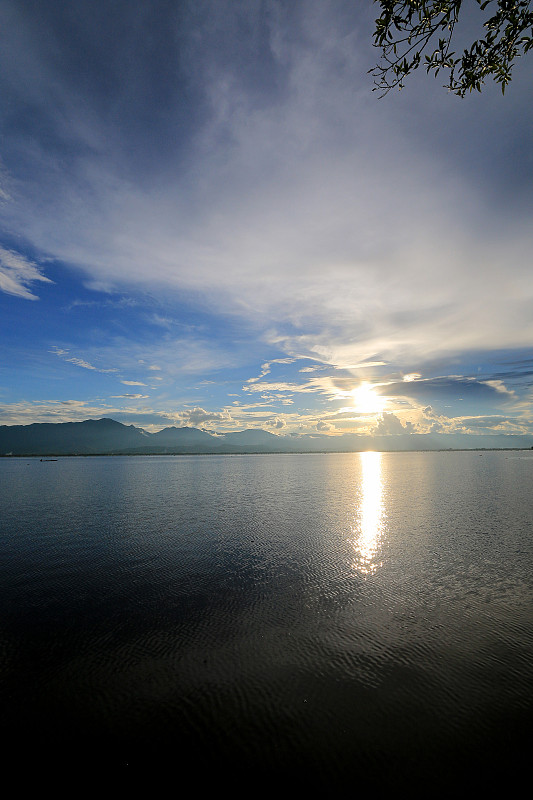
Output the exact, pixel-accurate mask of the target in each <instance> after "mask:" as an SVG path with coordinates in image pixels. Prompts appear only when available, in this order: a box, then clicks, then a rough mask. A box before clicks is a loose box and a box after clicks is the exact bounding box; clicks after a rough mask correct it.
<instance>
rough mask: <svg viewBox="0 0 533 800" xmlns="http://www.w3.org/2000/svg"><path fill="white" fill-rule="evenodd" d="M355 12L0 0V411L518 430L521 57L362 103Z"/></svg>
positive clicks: (525, 357)
mask: <svg viewBox="0 0 533 800" xmlns="http://www.w3.org/2000/svg"><path fill="white" fill-rule="evenodd" d="M376 14H377V7H376V6H374V4H372V3H370V2H353V0H352V2H342V1H341V0H332V1H331V2H328V0H306V1H305V2H299V1H298V0H291V2H288V1H287V2H283V1H282V0H270V1H269V2H260V1H259V0H258V1H257V2H255V1H254V0H246V1H245V2H244V1H243V2H239V1H238V0H232V2H226V1H225V0H206V1H205V2H202V1H198V0H196V2H170V0H169V1H168V2H163V1H161V2H151V1H150V0H147V1H146V2H144V3H142V4H132V3H129V2H120V1H118V2H105V3H104V2H100V0H96V1H95V2H91V3H87V2H77V1H76V0H71V1H70V2H59V0H47V2H44V0H33V1H30V0H16V2H11V0H1V2H0V37H1V39H2V41H1V43H0V97H1V98H2V101H1V103H0V120H1V126H2V135H1V140H0V142H1V143H0V215H1V232H0V290H1V291H0V326H1V334H0V424H28V423H32V422H50V421H57V422H62V421H79V420H83V419H87V418H100V417H103V416H106V417H112V418H113V419H116V420H118V421H121V422H125V423H128V424H134V425H138V426H141V427H144V428H145V429H146V430H149V431H156V430H159V429H160V428H163V427H165V426H168V425H193V426H196V427H202V428H206V429H207V430H216V431H230V430H240V429H242V428H250V427H260V428H264V429H267V430H270V431H272V432H274V433H300V432H304V433H313V432H316V431H320V432H322V433H327V434H329V435H331V436H335V435H338V434H341V433H346V432H355V433H371V432H372V431H376V432H379V433H385V434H387V433H388V434H395V433H399V432H421V433H424V432H430V431H438V432H454V433H462V432H465V433H493V432H498V433H528V432H532V433H533V418H532V414H531V400H532V376H533V350H532V347H531V345H532V342H533V280H532V269H531V261H532V258H531V253H532V252H533V224H532V220H533V215H532V212H533V183H532V177H533V153H532V148H531V135H532V130H533V126H532V123H533V102H532V101H533V89H532V82H531V70H532V67H533V61H532V60H531V59H530V60H529V61H528V60H527V58H524V59H522V61H521V62H520V63H518V64H517V66H516V67H515V71H514V79H513V81H512V83H511V85H510V86H509V88H508V90H507V92H506V94H505V97H502V95H501V91H500V90H499V89H498V87H497V86H494V85H492V84H490V83H489V84H487V86H486V88H485V90H484V91H483V93H482V94H480V95H477V94H476V95H471V96H469V97H467V98H466V99H464V100H461V99H459V98H457V97H455V96H454V95H451V94H448V93H447V92H446V90H445V89H443V88H441V87H440V82H439V80H440V79H439V78H437V79H436V80H435V79H434V78H433V77H432V76H426V75H425V74H423V73H421V74H416V75H414V76H413V77H412V79H411V80H410V81H409V82H408V83H407V85H406V88H405V89H404V90H403V91H402V92H394V93H390V94H389V95H387V96H386V97H385V98H383V99H381V100H379V99H378V96H377V93H376V92H372V87H373V83H372V78H371V76H369V75H368V70H369V69H370V68H371V67H372V66H373V64H374V63H375V61H376V58H377V56H378V53H377V51H376V50H374V49H373V47H372V30H373V19H374V17H375V16H376ZM467 24H468V26H469V28H470V29H471V30H476V25H478V24H479V21H478V19H477V17H476V16H475V14H473V13H472V15H471V17H470V18H469V19H468V21H467Z"/></svg>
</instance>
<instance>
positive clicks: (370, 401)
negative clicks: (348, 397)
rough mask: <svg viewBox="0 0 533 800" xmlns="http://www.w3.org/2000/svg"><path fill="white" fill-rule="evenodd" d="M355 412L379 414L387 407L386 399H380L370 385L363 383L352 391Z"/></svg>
mask: <svg viewBox="0 0 533 800" xmlns="http://www.w3.org/2000/svg"><path fill="white" fill-rule="evenodd" d="M352 396H353V399H354V401H355V410H356V411H358V412H359V413H360V414H379V413H381V411H383V408H384V407H385V402H386V401H385V399H384V398H383V397H380V396H379V395H378V394H376V392H375V391H374V389H373V388H372V387H371V386H370V384H368V383H362V384H361V385H360V386H358V387H357V389H354V390H353V391H352Z"/></svg>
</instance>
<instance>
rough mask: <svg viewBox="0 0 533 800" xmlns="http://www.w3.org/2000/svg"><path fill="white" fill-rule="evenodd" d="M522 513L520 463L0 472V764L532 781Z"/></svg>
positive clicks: (530, 644)
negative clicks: (525, 773)
mask: <svg viewBox="0 0 533 800" xmlns="http://www.w3.org/2000/svg"><path fill="white" fill-rule="evenodd" d="M532 490H533V453H531V452H527V451H524V452H520V451H514V452H512V451H510V452H485V453H482V454H480V453H477V452H471V453H406V454H402V453H385V454H381V455H380V454H375V453H370V454H337V455H335V454H333V455H331V454H328V455H322V454H319V455H268V456H212V457H211V456H198V457H196V456H188V457H142V458H141V457H137V458H135V457H129V458H128V457H116V458H105V457H103V458H63V459H59V460H58V461H57V462H53V463H44V462H40V461H39V459H27V458H20V459H1V460H0V503H1V518H0V533H1V535H0V587H1V594H0V601H1V603H0V610H1V632H0V677H1V695H0V700H1V704H2V729H3V732H4V734H5V735H6V736H7V740H8V745H4V749H3V755H4V759H5V764H7V765H8V766H9V765H10V764H12V763H14V762H13V760H14V759H20V760H23V761H25V762H26V763H27V764H28V765H32V764H37V763H40V762H43V763H48V764H58V765H59V764H61V763H65V761H67V762H68V763H71V764H75V765H78V766H79V767H81V768H83V769H90V770H91V771H94V770H95V769H98V768H100V767H103V766H108V767H112V768H116V769H117V770H118V771H121V770H123V771H124V772H125V773H126V772H128V773H129V774H132V775H135V774H136V772H139V773H140V772H141V771H142V770H143V769H156V770H157V771H160V770H165V769H168V770H171V771H174V770H175V771H176V774H178V775H179V776H180V780H182V779H183V777H184V776H186V775H191V776H192V775H195V776H196V782H197V784H198V781H199V782H200V783H202V782H207V783H209V781H211V782H212V783H213V784H214V785H215V784H217V783H220V782H221V781H223V780H224V779H225V778H229V779H230V780H233V779H235V780H237V776H238V778H239V779H241V780H247V779H248V778H247V776H249V775H253V780H254V781H258V782H259V783H258V785H266V784H265V783H264V782H265V781H272V782H273V783H274V784H275V783H276V782H277V781H278V782H280V783H279V785H280V786H286V785H288V782H289V781H294V785H298V786H301V787H303V786H304V785H306V782H308V783H309V784H310V785H313V786H316V787H322V786H324V787H330V788H333V787H343V786H347V787H351V789H352V790H354V791H355V790H356V789H357V788H362V786H363V785H364V784H365V785H370V786H374V787H377V786H380V785H381V784H383V785H385V784H390V785H391V786H394V785H399V783H400V782H406V781H407V782H408V783H410V782H414V781H416V780H419V779H420V780H421V781H423V780H426V779H427V778H428V776H429V779H431V780H432V782H433V784H434V785H435V786H439V785H442V784H443V782H446V781H449V782H450V783H451V784H453V783H454V782H456V781H457V780H458V779H459V776H461V786H462V785H463V783H462V781H464V780H467V781H471V782H472V785H474V786H479V785H480V782H486V783H487V785H490V783H491V781H492V780H493V777H495V776H496V775H504V776H505V775H507V776H513V775H517V774H519V773H520V770H522V769H523V768H524V766H525V764H526V763H527V760H528V759H529V752H530V748H531V744H532V741H533V740H532V736H531V725H532V723H533V701H532V688H533V627H532V623H533V584H532V578H533V536H532V533H533V491H532Z"/></svg>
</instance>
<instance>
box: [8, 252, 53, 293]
mask: <svg viewBox="0 0 533 800" xmlns="http://www.w3.org/2000/svg"><path fill="white" fill-rule="evenodd" d="M39 281H40V282H41V283H53V281H51V280H50V278H47V277H46V275H43V274H42V272H41V269H40V267H38V266H37V264H36V263H35V262H34V261H31V260H30V259H29V258H27V257H26V256H24V255H22V254H21V253H17V252H15V251H14V250H6V248H5V247H1V246H0V291H2V292H6V294H12V295H14V296H15V297H22V298H23V299H24V300H38V299H39V298H38V296H37V295H36V294H34V293H33V292H32V290H31V288H30V287H31V286H32V284H34V283H36V282H39Z"/></svg>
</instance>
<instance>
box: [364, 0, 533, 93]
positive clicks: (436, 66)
mask: <svg viewBox="0 0 533 800" xmlns="http://www.w3.org/2000/svg"><path fill="white" fill-rule="evenodd" d="M374 1H375V2H377V3H378V4H379V6H380V7H381V16H380V17H379V18H378V19H377V20H376V27H375V30H374V36H373V38H374V46H375V47H377V48H379V49H380V50H381V58H380V61H379V63H378V64H377V66H376V67H374V68H373V69H372V70H370V73H371V74H372V75H373V76H374V78H375V84H376V86H375V88H374V91H376V90H378V91H380V92H381V96H383V95H385V94H387V92H388V91H389V90H390V89H393V88H395V87H397V88H398V89H402V88H403V86H404V81H405V78H407V76H408V75H409V74H410V73H412V72H413V71H414V70H416V69H418V67H419V66H421V65H422V64H423V65H424V66H425V68H426V71H427V72H428V73H429V72H430V71H434V73H435V75H438V74H439V72H441V71H443V72H446V73H447V82H446V84H445V87H446V88H448V89H449V90H450V91H451V92H454V93H455V94H457V95H459V96H460V97H464V96H465V94H466V93H467V92H471V91H472V90H473V89H475V90H477V91H478V92H480V91H481V86H482V85H483V83H484V82H485V79H486V78H488V77H492V78H493V80H495V81H497V83H499V84H500V85H501V89H502V93H503V92H505V87H506V86H507V84H508V83H509V81H510V80H511V71H512V67H513V63H514V61H515V59H517V58H519V57H520V56H521V55H523V54H524V53H527V52H528V50H530V49H531V48H532V47H533V13H532V12H531V11H530V8H529V6H530V0H471V1H472V2H474V3H477V5H478V6H479V8H480V10H481V11H486V12H487V19H486V20H485V22H484V23H483V27H484V29H485V36H484V38H480V39H476V41H474V42H473V43H472V45H471V46H470V48H469V49H466V50H464V51H463V54H462V55H461V56H457V55H456V53H454V52H453V51H451V43H452V38H453V34H454V30H455V26H456V24H457V22H458V19H459V13H460V11H461V6H462V3H463V0H401V2H397V1H396V0H374Z"/></svg>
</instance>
